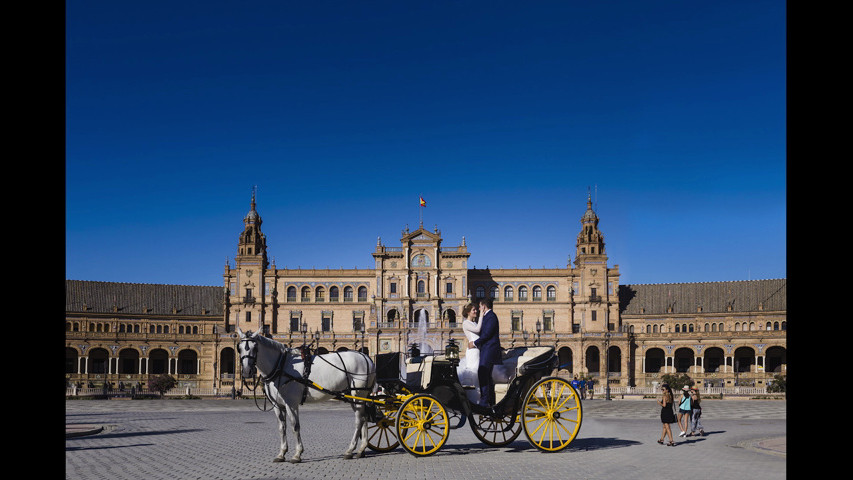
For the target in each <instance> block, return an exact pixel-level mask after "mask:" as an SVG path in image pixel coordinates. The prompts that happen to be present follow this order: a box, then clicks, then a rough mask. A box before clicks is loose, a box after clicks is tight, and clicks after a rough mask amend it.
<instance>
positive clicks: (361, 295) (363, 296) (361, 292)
mask: <svg viewBox="0 0 853 480" xmlns="http://www.w3.org/2000/svg"><path fill="white" fill-rule="evenodd" d="M358 301H359V302H366V301H367V287H365V286H361V287H358Z"/></svg>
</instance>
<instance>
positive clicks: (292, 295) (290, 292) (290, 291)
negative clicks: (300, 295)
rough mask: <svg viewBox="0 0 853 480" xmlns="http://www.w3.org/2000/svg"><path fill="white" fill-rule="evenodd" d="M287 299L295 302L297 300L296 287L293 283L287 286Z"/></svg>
mask: <svg viewBox="0 0 853 480" xmlns="http://www.w3.org/2000/svg"><path fill="white" fill-rule="evenodd" d="M287 301H288V302H295V301H296V287H294V286H293V285H291V286H289V287H287Z"/></svg>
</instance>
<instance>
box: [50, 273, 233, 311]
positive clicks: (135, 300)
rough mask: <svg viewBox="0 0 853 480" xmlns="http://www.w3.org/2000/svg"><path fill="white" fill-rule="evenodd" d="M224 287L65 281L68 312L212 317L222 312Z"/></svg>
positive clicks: (66, 308)
mask: <svg viewBox="0 0 853 480" xmlns="http://www.w3.org/2000/svg"><path fill="white" fill-rule="evenodd" d="M223 295H224V291H223V287H201V286H191V285H160V284H147V283H116V282H93V281H86V280H66V281H65V310H66V311H67V312H88V313H113V312H116V310H115V307H118V308H119V310H118V313H121V314H137V313H138V314H143V315H213V316H221V315H222V312H223V306H222V301H223V298H224V297H223Z"/></svg>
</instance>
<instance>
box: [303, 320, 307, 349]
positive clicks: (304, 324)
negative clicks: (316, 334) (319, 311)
mask: <svg viewBox="0 0 853 480" xmlns="http://www.w3.org/2000/svg"><path fill="white" fill-rule="evenodd" d="M307 334H308V323H306V322H304V321H303V322H302V345H305V343H306V338H307V337H306V336H307Z"/></svg>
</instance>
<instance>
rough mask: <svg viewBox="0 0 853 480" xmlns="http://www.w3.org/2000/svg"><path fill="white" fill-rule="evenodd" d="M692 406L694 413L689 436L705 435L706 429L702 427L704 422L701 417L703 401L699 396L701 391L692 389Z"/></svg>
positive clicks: (691, 418) (691, 417)
mask: <svg viewBox="0 0 853 480" xmlns="http://www.w3.org/2000/svg"><path fill="white" fill-rule="evenodd" d="M690 406H691V408H692V413H691V416H690V424H691V425H690V433H688V434H687V436H688V437H692V436H694V435H702V436H704V435H705V428H704V427H703V426H702V421H701V420H700V417H702V399H701V398H700V396H699V389H697V388H691V389H690ZM697 428H698V429H699V432H698V433H697V432H696V429H697Z"/></svg>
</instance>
